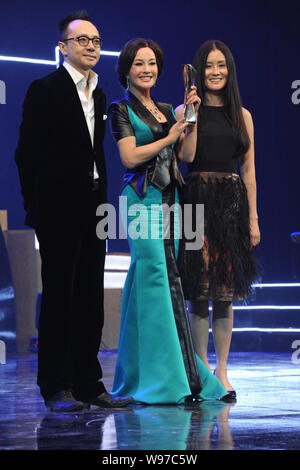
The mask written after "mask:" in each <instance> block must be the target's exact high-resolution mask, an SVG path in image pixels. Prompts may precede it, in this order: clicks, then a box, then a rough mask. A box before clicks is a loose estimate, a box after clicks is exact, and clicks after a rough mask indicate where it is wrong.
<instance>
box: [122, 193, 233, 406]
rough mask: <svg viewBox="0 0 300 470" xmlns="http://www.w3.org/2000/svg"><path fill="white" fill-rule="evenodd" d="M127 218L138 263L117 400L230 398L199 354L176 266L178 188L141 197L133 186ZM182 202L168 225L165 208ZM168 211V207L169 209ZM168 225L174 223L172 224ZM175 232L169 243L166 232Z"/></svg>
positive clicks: (129, 282)
mask: <svg viewBox="0 0 300 470" xmlns="http://www.w3.org/2000/svg"><path fill="white" fill-rule="evenodd" d="M122 196H125V197H126V198H127V199H125V198H124V200H125V201H127V207H126V204H125V205H124V207H123V211H122V219H123V222H125V224H124V226H127V230H128V242H129V246H130V252H131V264H130V268H129V271H128V275H127V278H126V282H125V286H124V290H123V296H122V307H121V324H120V335H119V348H118V359H117V364H116V371H115V377H114V384H113V394H117V395H123V396H132V397H133V398H134V399H135V401H137V402H142V403H147V404H167V403H168V404H180V403H182V402H183V401H184V400H185V398H186V397H188V396H191V395H193V396H200V398H202V399H220V398H222V397H223V396H225V395H226V394H227V392H226V390H225V388H224V387H223V386H222V384H221V383H220V382H219V380H218V379H217V378H216V377H215V376H214V375H212V374H211V372H210V371H209V370H208V369H207V368H206V366H205V365H204V364H203V362H202V361H201V360H200V358H199V357H198V356H196V355H195V353H194V349H193V345H192V340H191V333H190V327H189V321H188V317H187V313H186V308H185V302H184V296H183V291H182V287H181V281H180V277H179V274H178V270H177V266H176V260H175V258H176V257H177V254H178V246H179V236H180V234H179V226H180V224H179V210H180V209H179V204H178V193H177V189H176V188H175V187H174V186H173V185H169V187H168V188H167V189H166V190H164V191H163V192H161V191H160V190H159V189H157V188H156V187H154V186H152V185H149V186H148V188H147V194H146V195H145V196H144V197H142V198H141V197H139V196H138V195H137V193H136V192H135V191H134V189H133V188H132V187H131V186H130V185H129V184H128V185H126V186H125V188H124V189H123V192H122ZM174 201H175V202H176V207H177V209H176V210H175V214H174V217H173V216H172V213H171V217H170V218H169V219H168V218H167V216H166V212H164V211H163V205H162V204H163V203H164V204H167V205H168V206H170V205H172V203H173V202H174ZM165 207H167V206H165ZM167 220H169V223H167ZM167 227H169V228H170V227H171V229H170V230H169V232H170V235H171V236H170V239H169V240H168V239H167V237H163V232H164V231H165V232H166V230H167Z"/></svg>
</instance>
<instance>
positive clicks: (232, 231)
mask: <svg viewBox="0 0 300 470" xmlns="http://www.w3.org/2000/svg"><path fill="white" fill-rule="evenodd" d="M183 202H184V203H189V204H192V207H193V229H195V224H196V220H195V207H196V204H204V239H203V247H202V248H201V249H198V250H187V249H186V243H187V241H188V240H185V239H184V238H183V244H182V249H181V254H180V261H179V266H180V273H181V278H182V285H183V289H184V293H185V297H186V299H188V300H191V301H197V300H205V299H208V300H220V301H232V300H241V299H245V298H247V297H248V295H249V292H250V289H251V284H252V283H253V281H254V279H255V277H256V275H257V268H256V262H255V258H254V254H253V248H252V246H251V241H250V231H249V207H248V199H247V192H246V187H245V185H244V183H243V181H242V180H241V179H240V177H239V176H238V175H237V174H234V173H220V172H201V173H200V172H195V173H191V174H190V175H189V177H188V180H187V185H186V188H185V189H184V192H183Z"/></svg>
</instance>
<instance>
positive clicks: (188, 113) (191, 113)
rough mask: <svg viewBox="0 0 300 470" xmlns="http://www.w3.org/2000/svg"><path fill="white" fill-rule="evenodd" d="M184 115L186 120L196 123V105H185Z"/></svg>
mask: <svg viewBox="0 0 300 470" xmlns="http://www.w3.org/2000/svg"><path fill="white" fill-rule="evenodd" d="M183 117H184V120H185V122H188V123H189V124H196V122H197V116H196V113H195V108H194V105H187V106H185V108H184V111H183Z"/></svg>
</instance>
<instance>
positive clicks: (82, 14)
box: [58, 10, 96, 41]
mask: <svg viewBox="0 0 300 470" xmlns="http://www.w3.org/2000/svg"><path fill="white" fill-rule="evenodd" d="M75 20H85V21H89V22H90V23H92V24H93V25H94V26H95V27H96V25H95V24H94V22H93V21H92V20H91V18H90V17H89V14H88V12H87V11H86V10H78V11H75V12H74V13H71V14H70V15H68V16H66V17H65V18H63V19H62V20H61V21H60V22H59V24H58V33H59V40H60V41H63V40H64V39H66V38H67V30H68V26H69V24H70V23H72V21H75Z"/></svg>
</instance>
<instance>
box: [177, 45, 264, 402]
mask: <svg viewBox="0 0 300 470" xmlns="http://www.w3.org/2000/svg"><path fill="white" fill-rule="evenodd" d="M193 65H194V67H195V69H196V70H197V80H196V84H197V89H198V95H199V96H200V98H201V102H202V104H201V106H200V108H199V112H198V141H197V150H196V156H195V159H194V161H193V162H192V163H190V164H189V175H188V180H187V187H186V191H185V203H190V204H192V205H193V207H195V205H196V204H204V243H203V247H202V249H200V250H197V251H195V250H194V251H193V250H191V251H187V250H185V252H184V263H183V269H182V279H183V285H184V290H185V294H186V298H187V299H188V300H189V312H190V318H191V325H192V331H193V339H194V343H195V349H196V351H197V353H198V355H199V356H200V357H201V359H202V361H203V362H204V363H205V364H206V365H207V366H208V367H209V364H208V360H207V344H208V332H209V306H208V301H212V310H213V319H212V331H213V337H214V344H215V350H216V356H217V366H216V370H215V375H216V376H217V377H218V378H219V379H220V381H221V382H222V384H223V385H224V387H225V388H226V389H227V390H228V392H229V393H230V395H231V396H232V398H233V399H235V397H236V392H235V391H234V390H233V387H232V386H231V384H230V383H229V381H228V378H227V359H228V354H229V348H230V342H231V336H232V326H233V310H232V301H233V300H241V299H244V298H247V296H248V294H249V289H250V286H251V283H252V282H253V280H254V278H255V276H256V266H255V261H254V257H253V250H252V248H253V247H254V246H256V245H257V244H258V243H259V241H260V232H259V226H258V216H257V207H256V178H255V165H254V132H253V121H252V117H251V114H250V112H249V111H247V110H246V109H245V108H243V107H242V104H241V98H240V93H239V88H238V83H237V76H236V70H235V63H234V59H233V57H232V54H231V52H230V50H229V48H228V47H227V46H226V45H225V44H224V43H223V42H221V41H207V42H206V43H204V44H203V45H202V46H201V47H200V49H199V50H198V51H197V53H196V55H195V58H194V63H193ZM238 167H239V168H240V175H241V178H240V176H239V175H238V173H237V172H238Z"/></svg>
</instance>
